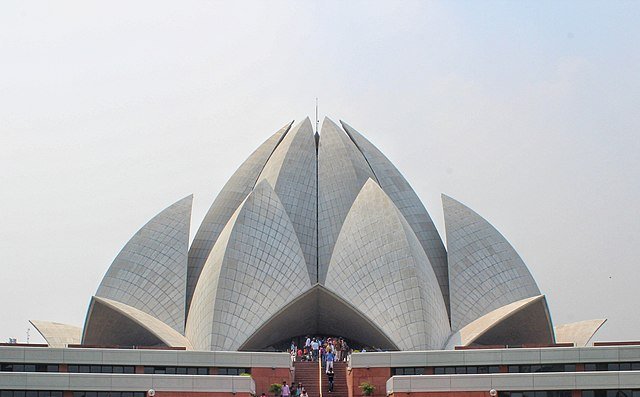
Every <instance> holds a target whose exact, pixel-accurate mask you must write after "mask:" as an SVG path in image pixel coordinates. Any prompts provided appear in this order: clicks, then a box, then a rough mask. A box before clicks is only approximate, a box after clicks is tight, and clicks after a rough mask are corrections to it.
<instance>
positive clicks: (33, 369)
mask: <svg viewBox="0 0 640 397" xmlns="http://www.w3.org/2000/svg"><path fill="white" fill-rule="evenodd" d="M24 372H36V365H35V364H25V365H24Z"/></svg>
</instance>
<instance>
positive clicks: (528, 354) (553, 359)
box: [349, 345, 640, 368]
mask: <svg viewBox="0 0 640 397" xmlns="http://www.w3.org/2000/svg"><path fill="white" fill-rule="evenodd" d="M638 360H640V346H624V345H622V346H595V347H594V346H590V347H542V348H524V349H478V350H433V351H403V352H367V353H353V354H351V356H350V361H349V366H350V367H351V368H367V367H369V368H373V367H389V368H393V367H449V366H475V365H518V364H562V363H566V364H581V363H598V362H631V361H638Z"/></svg>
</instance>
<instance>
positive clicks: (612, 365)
mask: <svg viewBox="0 0 640 397" xmlns="http://www.w3.org/2000/svg"><path fill="white" fill-rule="evenodd" d="M619 370H620V364H618V363H609V365H607V371H619Z"/></svg>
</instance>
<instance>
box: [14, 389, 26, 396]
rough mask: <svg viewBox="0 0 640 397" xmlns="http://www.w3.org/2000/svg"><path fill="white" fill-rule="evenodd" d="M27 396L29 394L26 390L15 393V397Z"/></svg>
mask: <svg viewBox="0 0 640 397" xmlns="http://www.w3.org/2000/svg"><path fill="white" fill-rule="evenodd" d="M26 394H27V393H26V392H25V391H24V390H14V391H13V397H25V396H26Z"/></svg>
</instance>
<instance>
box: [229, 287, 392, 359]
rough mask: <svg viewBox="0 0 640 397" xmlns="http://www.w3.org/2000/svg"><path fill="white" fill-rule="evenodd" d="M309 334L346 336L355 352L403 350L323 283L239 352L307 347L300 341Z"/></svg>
mask: <svg viewBox="0 0 640 397" xmlns="http://www.w3.org/2000/svg"><path fill="white" fill-rule="evenodd" d="M307 335H309V336H332V337H336V336H337V337H342V338H344V339H345V340H347V343H349V346H350V347H351V348H354V349H355V348H356V346H357V347H359V348H360V349H361V348H362V347H367V349H369V348H371V349H373V350H378V349H379V350H399V349H398V347H397V346H396V345H395V344H394V343H393V342H392V341H391V339H390V338H389V337H388V336H387V335H386V334H385V333H384V331H382V330H381V329H380V328H378V327H377V326H376V325H375V324H373V323H372V322H371V321H370V320H369V319H368V318H367V317H366V316H364V315H363V314H362V313H361V312H360V311H359V310H357V309H356V308H354V307H353V306H351V305H350V304H349V303H347V302H345V301H344V300H343V299H341V298H340V297H338V296H337V295H335V294H334V293H332V292H331V291H329V290H328V289H326V288H325V287H323V286H321V285H319V284H317V285H316V286H314V287H313V288H311V289H310V290H309V291H307V292H306V293H305V294H303V295H301V296H300V297H298V298H297V299H296V300H294V301H293V302H291V303H289V304H288V305H287V306H286V307H284V308H283V309H282V310H280V312H279V313H277V314H276V315H275V316H273V317H272V318H271V319H270V320H269V321H268V322H266V323H265V324H263V325H262V326H261V327H260V328H259V329H258V330H257V331H256V332H255V333H254V334H253V335H252V336H251V337H250V338H249V339H248V340H247V342H245V343H244V344H243V345H242V346H241V347H240V349H239V350H241V351H265V350H270V351H274V350H280V351H285V350H287V349H288V348H289V345H290V344H291V340H292V339H293V340H294V341H296V342H298V346H301V345H300V342H301V343H302V345H304V340H302V341H301V340H299V339H296V338H303V337H306V336H307ZM360 349H358V350H360Z"/></svg>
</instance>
